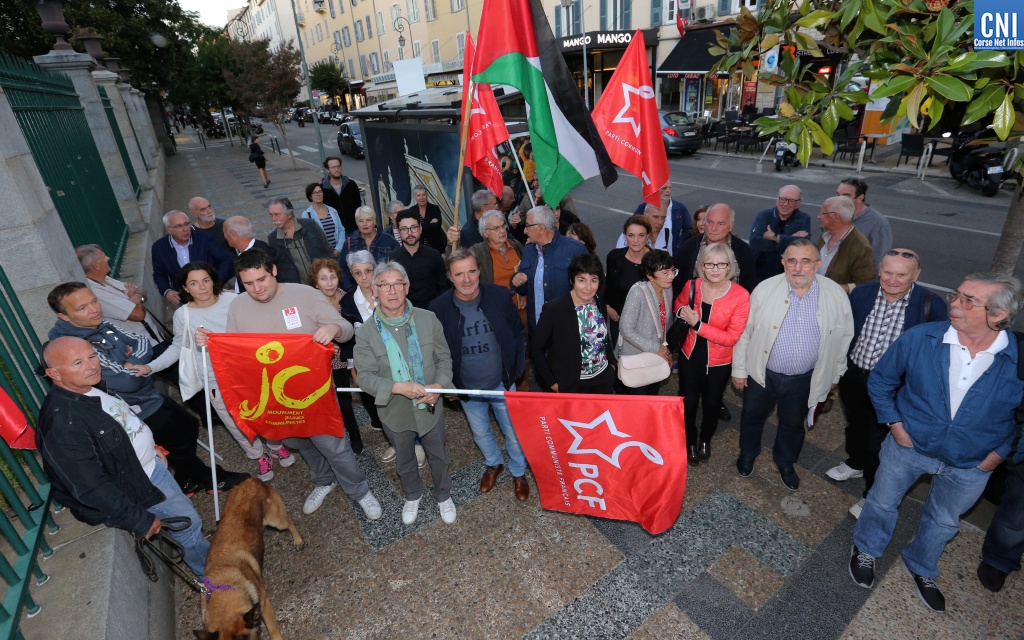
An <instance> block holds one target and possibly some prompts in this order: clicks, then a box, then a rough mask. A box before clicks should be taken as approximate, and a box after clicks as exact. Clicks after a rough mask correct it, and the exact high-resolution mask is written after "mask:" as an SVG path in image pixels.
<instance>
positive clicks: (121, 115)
mask: <svg viewBox="0 0 1024 640" xmlns="http://www.w3.org/2000/svg"><path fill="white" fill-rule="evenodd" d="M92 79H93V80H94V81H95V82H96V86H102V87H103V89H104V91H106V92H107V98H108V99H109V100H110V106H111V108H113V110H114V120H115V122H117V128H118V129H119V130H120V131H121V138H122V139H123V140H124V148H125V150H126V151H128V159H129V161H130V162H131V163H132V168H133V169H134V170H135V177H136V178H138V180H139V188H140V189H148V188H149V187H150V184H149V169H147V168H146V163H145V162H144V161H143V159H142V152H141V151H140V149H141V147H140V145H139V143H138V142H136V141H135V131H134V130H133V128H132V124H131V122H130V121H129V120H128V111H127V106H126V105H125V103H124V100H123V99H122V98H121V92H120V91H119V90H118V86H117V85H118V84H120V83H119V82H118V76H117V74H116V73H111V72H110V71H105V70H103V69H96V70H95V71H93V72H92Z"/></svg>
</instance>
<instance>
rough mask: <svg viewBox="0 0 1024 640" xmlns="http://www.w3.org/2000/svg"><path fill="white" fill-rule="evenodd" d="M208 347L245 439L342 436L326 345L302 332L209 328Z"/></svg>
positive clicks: (223, 391) (229, 406)
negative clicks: (218, 330)
mask: <svg viewBox="0 0 1024 640" xmlns="http://www.w3.org/2000/svg"><path fill="white" fill-rule="evenodd" d="M209 349H210V361H211V362H212V363H213V370H214V372H215V373H216V374H217V384H218V386H219V387H220V392H221V394H222V395H223V397H224V404H225V405H226V406H227V408H228V411H229V412H230V413H231V417H232V418H234V419H235V423H236V424H237V425H238V428H239V429H241V430H242V433H244V434H245V435H246V436H247V437H248V438H249V439H250V440H252V439H253V438H255V437H256V434H259V435H261V436H263V437H264V438H267V439H268V440H280V439H282V438H308V437H310V436H318V435H332V436H338V437H339V438H340V437H342V436H344V434H345V429H344V423H343V422H342V419H341V412H340V411H339V409H338V398H337V395H335V393H334V381H333V380H332V379H331V355H332V354H333V352H334V350H333V349H332V348H331V347H326V346H324V345H322V344H317V343H316V342H313V339H312V336H309V335H307V334H295V335H292V334H287V333H211V334H210V342H209Z"/></svg>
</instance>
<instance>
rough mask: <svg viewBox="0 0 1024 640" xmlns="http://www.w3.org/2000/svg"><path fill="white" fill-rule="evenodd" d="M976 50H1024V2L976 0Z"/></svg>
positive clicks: (1018, 0) (1016, 0) (1017, 0)
mask: <svg viewBox="0 0 1024 640" xmlns="http://www.w3.org/2000/svg"><path fill="white" fill-rule="evenodd" d="M974 49H975V50H976V51H981V50H985V49H992V50H996V51H1011V50H1019V49H1024V2H1021V1H1020V0H975V2H974Z"/></svg>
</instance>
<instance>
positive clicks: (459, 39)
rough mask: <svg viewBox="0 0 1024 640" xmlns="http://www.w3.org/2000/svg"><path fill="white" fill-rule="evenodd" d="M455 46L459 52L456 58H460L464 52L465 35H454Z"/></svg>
mask: <svg viewBox="0 0 1024 640" xmlns="http://www.w3.org/2000/svg"><path fill="white" fill-rule="evenodd" d="M455 46H456V47H457V48H458V50H459V54H458V56H457V57H459V58H461V57H462V54H463V53H465V51H466V34H465V33H457V34H455Z"/></svg>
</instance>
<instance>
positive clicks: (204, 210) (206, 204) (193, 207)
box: [188, 196, 229, 249]
mask: <svg viewBox="0 0 1024 640" xmlns="http://www.w3.org/2000/svg"><path fill="white" fill-rule="evenodd" d="M188 212H189V214H190V215H191V216H192V218H194V219H195V222H194V223H193V225H192V226H194V227H195V228H196V229H199V230H200V231H205V232H206V233H208V234H210V235H211V236H213V237H214V238H216V239H217V242H218V243H220V246H222V247H224V248H225V249H227V248H229V247H228V242H227V240H225V239H224V220H222V219H220V218H218V217H217V214H216V213H214V212H213V205H212V204H210V201H209V200H207V199H206V198H204V197H202V196H196V197H194V198H192V199H191V200H189V201H188Z"/></svg>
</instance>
